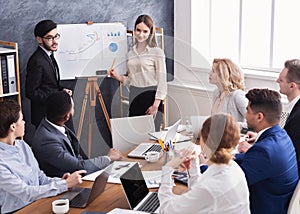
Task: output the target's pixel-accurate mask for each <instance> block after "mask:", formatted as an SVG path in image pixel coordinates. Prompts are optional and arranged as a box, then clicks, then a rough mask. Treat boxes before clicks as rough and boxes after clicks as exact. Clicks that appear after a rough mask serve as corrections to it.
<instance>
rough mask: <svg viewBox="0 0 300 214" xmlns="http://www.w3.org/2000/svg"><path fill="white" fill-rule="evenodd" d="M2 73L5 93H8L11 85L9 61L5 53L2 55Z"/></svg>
mask: <svg viewBox="0 0 300 214" xmlns="http://www.w3.org/2000/svg"><path fill="white" fill-rule="evenodd" d="M1 74H2V87H3V94H6V93H9V85H8V71H7V61H6V56H5V55H1Z"/></svg>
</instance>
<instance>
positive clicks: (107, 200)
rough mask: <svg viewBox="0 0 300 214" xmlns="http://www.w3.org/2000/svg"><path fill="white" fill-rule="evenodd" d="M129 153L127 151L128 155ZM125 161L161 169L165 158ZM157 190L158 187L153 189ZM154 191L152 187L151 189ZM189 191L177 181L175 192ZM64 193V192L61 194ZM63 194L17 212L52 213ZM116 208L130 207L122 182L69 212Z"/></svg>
mask: <svg viewBox="0 0 300 214" xmlns="http://www.w3.org/2000/svg"><path fill="white" fill-rule="evenodd" d="M127 154H128V153H126V155H127ZM123 160H124V161H138V162H140V164H141V165H142V170H161V167H162V162H163V158H161V159H160V160H159V161H158V162H156V163H148V162H146V161H145V160H143V159H136V158H124V159H123ZM92 184H93V182H91V181H83V183H82V184H80V187H88V188H91V187H92ZM153 190H157V189H153ZM151 191H152V189H151ZM186 191H187V187H186V186H185V185H183V184H179V183H176V186H175V187H174V188H173V192H174V193H175V194H182V193H184V192H186ZM61 195H62V194H61ZM61 195H58V196H54V197H49V198H43V199H39V200H37V201H35V202H33V203H32V204H30V205H28V206H26V207H24V208H23V209H21V210H19V211H18V212H16V213H17V214H21V213H32V214H34V213H37V214H39V213H43V214H47V213H49V214H52V205H51V203H52V201H54V200H56V199H58V198H60V197H61ZM114 208H124V209H129V205H128V203H127V200H126V197H125V194H124V192H123V188H122V186H121V184H111V183H107V184H106V187H105V190H104V192H103V193H102V194H101V195H100V196H98V197H97V198H96V199H95V200H94V201H93V202H92V203H90V204H89V205H88V206H87V207H86V208H70V211H69V213H72V214H73V213H75V214H76V213H81V212H82V211H102V212H109V211H111V210H112V209H114Z"/></svg>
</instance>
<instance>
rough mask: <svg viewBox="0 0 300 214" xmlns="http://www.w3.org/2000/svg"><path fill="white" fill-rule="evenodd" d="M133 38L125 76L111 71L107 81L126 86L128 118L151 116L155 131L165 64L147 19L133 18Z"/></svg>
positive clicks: (162, 96) (164, 91) (164, 89)
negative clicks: (109, 79)
mask: <svg viewBox="0 0 300 214" xmlns="http://www.w3.org/2000/svg"><path fill="white" fill-rule="evenodd" d="M134 36H135V44H134V46H133V48H132V49H131V50H130V51H129V52H128V56H127V69H128V76H121V75H119V74H117V73H116V72H115V71H114V69H111V70H110V71H109V72H110V75H111V77H113V78H115V79H117V80H119V81H120V82H122V83H123V84H124V85H128V86H130V93H129V105H130V107H129V116H140V115H146V114H148V115H153V117H154V118H155V128H156V130H158V129H159V127H160V125H161V123H162V119H163V117H162V112H163V103H162V101H163V100H164V99H165V97H166V94H167V80H166V63H165V54H164V52H163V50H162V49H161V48H159V47H158V45H157V40H156V36H155V26H154V22H153V20H152V18H151V17H150V16H148V15H140V16H139V17H138V18H137V20H136V22H135V27H134ZM158 112H160V113H158Z"/></svg>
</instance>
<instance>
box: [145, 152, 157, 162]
mask: <svg viewBox="0 0 300 214" xmlns="http://www.w3.org/2000/svg"><path fill="white" fill-rule="evenodd" d="M159 156H160V152H156V151H150V152H147V153H146V154H145V160H146V161H148V162H151V163H153V162H156V161H158V159H159Z"/></svg>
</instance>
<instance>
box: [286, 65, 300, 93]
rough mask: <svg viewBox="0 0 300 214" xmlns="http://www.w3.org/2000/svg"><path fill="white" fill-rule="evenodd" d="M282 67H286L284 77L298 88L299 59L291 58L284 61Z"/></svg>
mask: <svg viewBox="0 0 300 214" xmlns="http://www.w3.org/2000/svg"><path fill="white" fill-rule="evenodd" d="M284 67H285V68H287V69H288V72H287V74H286V79H287V81H288V82H295V83H296V84H297V85H298V88H299V89H300V60H299V59H291V60H287V61H285V63H284Z"/></svg>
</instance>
